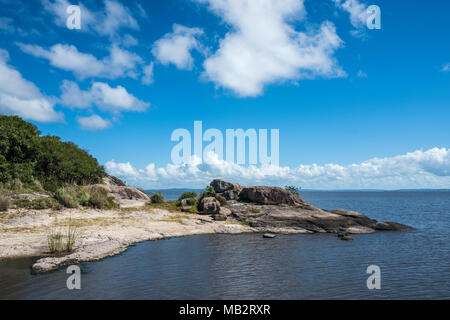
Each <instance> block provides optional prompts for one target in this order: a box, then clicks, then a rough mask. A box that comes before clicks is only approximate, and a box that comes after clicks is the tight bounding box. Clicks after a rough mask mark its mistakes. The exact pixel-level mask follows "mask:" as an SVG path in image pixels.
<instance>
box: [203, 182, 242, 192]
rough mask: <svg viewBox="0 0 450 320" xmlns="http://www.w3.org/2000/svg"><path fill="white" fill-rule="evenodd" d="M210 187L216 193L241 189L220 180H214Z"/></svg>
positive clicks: (236, 185) (235, 184) (237, 185)
mask: <svg viewBox="0 0 450 320" xmlns="http://www.w3.org/2000/svg"><path fill="white" fill-rule="evenodd" d="M210 185H211V186H212V187H213V188H214V190H215V191H216V192H217V193H222V192H225V191H229V190H241V189H242V187H241V186H240V185H239V184H237V183H231V182H228V181H225V180H221V179H214V180H213V181H212V182H211V183H210Z"/></svg>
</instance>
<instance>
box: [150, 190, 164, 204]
mask: <svg viewBox="0 0 450 320" xmlns="http://www.w3.org/2000/svg"><path fill="white" fill-rule="evenodd" d="M150 200H152V203H164V202H166V199H164V197H163V195H162V194H161V193H160V192H154V193H153V194H152V195H151V197H150Z"/></svg>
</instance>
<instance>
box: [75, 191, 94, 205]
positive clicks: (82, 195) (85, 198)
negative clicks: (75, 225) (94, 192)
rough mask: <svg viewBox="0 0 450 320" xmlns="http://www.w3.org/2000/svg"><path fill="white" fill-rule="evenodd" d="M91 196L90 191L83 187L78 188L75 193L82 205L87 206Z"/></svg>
mask: <svg viewBox="0 0 450 320" xmlns="http://www.w3.org/2000/svg"><path fill="white" fill-rule="evenodd" d="M91 197H92V196H91V193H89V191H87V190H85V189H82V190H80V191H79V192H78V195H77V199H78V202H79V203H80V205H82V206H84V207H88V206H89V205H90V203H91Z"/></svg>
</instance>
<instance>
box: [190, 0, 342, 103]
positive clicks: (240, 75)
mask: <svg viewBox="0 0 450 320" xmlns="http://www.w3.org/2000/svg"><path fill="white" fill-rule="evenodd" d="M197 1H198V2H201V3H205V4H207V5H208V7H209V9H210V10H211V11H212V12H214V13H215V14H216V15H218V16H219V17H221V18H222V20H223V21H224V22H226V23H227V24H228V25H229V26H230V31H229V32H228V33H227V34H226V35H225V37H224V38H223V39H221V41H220V46H219V49H218V50H217V51H216V52H215V53H214V54H213V55H212V56H211V57H209V58H208V59H206V60H205V62H204V68H205V71H204V76H205V77H206V79H208V80H210V81H213V82H214V83H215V84H216V85H217V86H219V87H223V88H226V89H230V90H232V91H233V92H234V93H236V94H237V95H239V96H243V97H246V96H257V95H260V94H261V93H262V91H263V89H264V87H265V86H266V85H269V84H272V83H277V82H283V81H297V80H300V79H304V78H313V77H317V76H322V77H341V76H345V72H343V71H342V69H341V68H340V67H339V66H338V65H337V63H336V61H335V59H334V58H333V54H334V52H335V50H336V49H338V48H339V47H340V46H341V44H342V41H341V39H340V38H339V36H338V35H337V34H336V30H335V27H334V25H333V24H332V23H330V22H327V21H326V22H324V23H323V24H322V25H321V26H320V27H319V28H318V29H317V30H309V31H306V32H298V31H296V30H295V29H294V26H293V23H294V22H297V21H299V20H301V19H302V18H304V16H305V14H306V11H305V8H304V6H303V1H302V0H262V1H253V0H244V1H242V0H197Z"/></svg>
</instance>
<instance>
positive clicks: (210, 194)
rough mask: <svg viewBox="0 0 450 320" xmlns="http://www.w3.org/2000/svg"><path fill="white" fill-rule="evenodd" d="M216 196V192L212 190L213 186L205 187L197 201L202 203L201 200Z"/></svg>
mask: <svg viewBox="0 0 450 320" xmlns="http://www.w3.org/2000/svg"><path fill="white" fill-rule="evenodd" d="M215 196H216V190H214V187H213V186H207V187H206V188H205V190H204V191H203V192H202V193H201V194H200V197H199V199H198V202H200V201H202V199H203V198H208V197H213V198H214V197H215Z"/></svg>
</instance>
